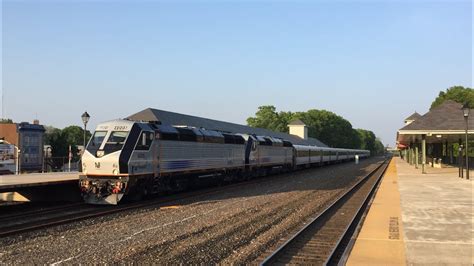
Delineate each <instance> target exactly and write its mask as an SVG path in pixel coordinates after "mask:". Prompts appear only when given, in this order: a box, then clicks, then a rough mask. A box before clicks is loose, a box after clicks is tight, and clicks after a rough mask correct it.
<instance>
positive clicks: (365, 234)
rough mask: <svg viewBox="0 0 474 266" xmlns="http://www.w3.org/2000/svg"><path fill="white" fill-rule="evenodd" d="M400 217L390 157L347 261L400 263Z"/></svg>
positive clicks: (402, 251)
mask: <svg viewBox="0 0 474 266" xmlns="http://www.w3.org/2000/svg"><path fill="white" fill-rule="evenodd" d="M401 217H402V213H401V207H400V194H399V192H398V175H397V168H396V163H395V161H394V160H392V161H391V162H390V164H389V166H388V168H387V171H386V172H385V176H384V177H383V179H382V182H381V184H380V187H379V189H378V191H377V194H376V197H375V199H374V201H373V202H372V205H371V207H370V210H369V212H368V214H367V217H366V218H365V221H364V224H363V227H362V230H361V231H360V233H359V236H358V238H357V240H356V242H355V245H354V248H353V249H352V252H351V254H350V256H349V260H348V262H347V264H348V265H404V264H405V262H406V256H405V244H404V242H403V240H404V235H403V224H402V218H401Z"/></svg>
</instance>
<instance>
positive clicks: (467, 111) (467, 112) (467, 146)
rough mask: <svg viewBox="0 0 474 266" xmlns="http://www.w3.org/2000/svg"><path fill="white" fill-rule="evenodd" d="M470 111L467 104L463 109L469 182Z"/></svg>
mask: <svg viewBox="0 0 474 266" xmlns="http://www.w3.org/2000/svg"><path fill="white" fill-rule="evenodd" d="M470 110H471V109H470V108H469V106H468V104H467V103H465V104H464V106H463V107H462V111H463V114H464V120H465V121H466V179H467V180H469V145H468V138H467V137H468V134H467V131H468V126H469V122H468V118H469V111H470Z"/></svg>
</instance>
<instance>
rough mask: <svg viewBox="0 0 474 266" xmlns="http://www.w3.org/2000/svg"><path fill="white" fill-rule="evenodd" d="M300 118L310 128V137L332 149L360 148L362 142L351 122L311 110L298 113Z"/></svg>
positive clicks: (333, 114) (321, 111)
mask: <svg viewBox="0 0 474 266" xmlns="http://www.w3.org/2000/svg"><path fill="white" fill-rule="evenodd" d="M294 118H299V119H301V121H303V122H304V123H305V124H306V125H307V126H308V136H309V137H313V138H317V139H319V140H320V141H322V142H323V143H325V144H326V145H328V146H330V147H338V148H359V146H360V140H359V138H358V135H357V132H355V131H354V130H353V128H352V125H351V123H350V122H349V121H347V120H346V119H344V118H342V117H341V116H338V115H336V114H335V113H333V112H329V111H326V110H316V109H311V110H308V111H307V112H298V113H295V114H294Z"/></svg>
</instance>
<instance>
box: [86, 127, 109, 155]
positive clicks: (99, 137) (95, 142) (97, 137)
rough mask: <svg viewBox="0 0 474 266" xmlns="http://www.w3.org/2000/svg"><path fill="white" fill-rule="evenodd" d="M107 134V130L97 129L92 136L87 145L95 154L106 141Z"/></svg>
mask: <svg viewBox="0 0 474 266" xmlns="http://www.w3.org/2000/svg"><path fill="white" fill-rule="evenodd" d="M106 135H107V131H96V132H94V136H92V138H91V140H90V141H89V144H88V145H87V150H88V151H89V152H90V153H92V154H95V153H96V152H97V150H98V149H99V148H100V145H101V144H102V142H103V141H104V138H105V136H106Z"/></svg>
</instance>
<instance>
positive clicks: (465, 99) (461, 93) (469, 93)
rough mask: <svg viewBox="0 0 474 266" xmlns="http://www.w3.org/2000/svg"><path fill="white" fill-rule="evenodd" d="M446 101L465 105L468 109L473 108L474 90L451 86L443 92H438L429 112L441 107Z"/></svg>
mask: <svg viewBox="0 0 474 266" xmlns="http://www.w3.org/2000/svg"><path fill="white" fill-rule="evenodd" d="M446 100H453V101H455V102H458V103H462V104H464V103H467V104H468V105H469V107H470V108H474V89H472V88H465V87H463V86H453V87H451V88H449V89H447V90H446V92H444V91H440V92H439V95H438V97H436V99H435V100H434V101H433V103H432V104H431V107H430V110H431V109H433V108H435V107H437V106H439V105H441V104H442V103H443V102H444V101H446Z"/></svg>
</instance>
